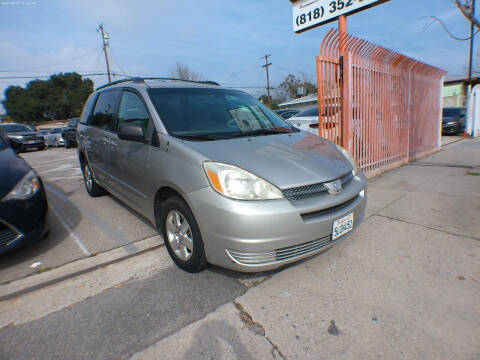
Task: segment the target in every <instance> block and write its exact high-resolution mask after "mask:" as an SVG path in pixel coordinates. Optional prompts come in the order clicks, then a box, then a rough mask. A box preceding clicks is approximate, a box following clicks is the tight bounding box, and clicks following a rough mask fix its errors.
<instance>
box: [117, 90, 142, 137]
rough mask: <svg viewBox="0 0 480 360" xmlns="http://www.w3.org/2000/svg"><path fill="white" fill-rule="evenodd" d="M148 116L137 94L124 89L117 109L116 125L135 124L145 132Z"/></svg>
mask: <svg viewBox="0 0 480 360" xmlns="http://www.w3.org/2000/svg"><path fill="white" fill-rule="evenodd" d="M148 121H149V116H148V112H147V109H146V108H145V105H144V104H143V102H142V100H141V99H140V98H139V97H138V95H137V94H135V93H133V92H131V91H124V92H123V93H122V99H121V100H120V107H119V109H118V126H120V125H121V124H124V123H130V124H137V125H141V126H142V127H143V130H144V132H145V134H147V129H148Z"/></svg>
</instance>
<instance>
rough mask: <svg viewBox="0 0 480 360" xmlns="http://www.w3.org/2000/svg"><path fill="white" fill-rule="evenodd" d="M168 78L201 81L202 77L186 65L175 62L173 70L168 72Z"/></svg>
mask: <svg viewBox="0 0 480 360" xmlns="http://www.w3.org/2000/svg"><path fill="white" fill-rule="evenodd" d="M169 75H170V77H172V78H175V79H181V80H192V81H202V80H203V76H202V75H200V74H199V73H197V72H195V71H193V70H191V69H190V68H189V67H188V66H187V65H184V64H181V63H179V62H177V64H176V67H175V69H172V70H170V73H169Z"/></svg>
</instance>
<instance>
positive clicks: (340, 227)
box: [332, 213, 353, 240]
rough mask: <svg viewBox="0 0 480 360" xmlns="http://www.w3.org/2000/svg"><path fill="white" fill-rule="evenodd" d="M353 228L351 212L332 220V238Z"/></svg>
mask: <svg viewBox="0 0 480 360" xmlns="http://www.w3.org/2000/svg"><path fill="white" fill-rule="evenodd" d="M352 229H353V213H350V214H348V215H346V216H344V217H342V218H340V219H337V220H335V221H334V222H333V229H332V240H335V239H338V238H339V237H340V236H342V235H345V234H346V233H348V232H349V231H352Z"/></svg>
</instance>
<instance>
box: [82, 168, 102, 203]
mask: <svg viewBox="0 0 480 360" xmlns="http://www.w3.org/2000/svg"><path fill="white" fill-rule="evenodd" d="M82 170H83V182H84V184H85V189H86V190H87V192H88V195H90V196H91V197H98V196H102V195H105V193H106V191H105V189H104V188H103V187H101V186H100V185H98V184H97V182H96V181H95V178H94V176H93V172H92V169H91V168H90V165H89V164H88V162H86V161H85V162H84V163H83V167H82Z"/></svg>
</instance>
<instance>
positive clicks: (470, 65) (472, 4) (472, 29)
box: [468, 0, 475, 92]
mask: <svg viewBox="0 0 480 360" xmlns="http://www.w3.org/2000/svg"><path fill="white" fill-rule="evenodd" d="M470 15H471V20H470V58H469V61H468V92H470V90H471V88H472V85H471V81H472V72H473V47H474V36H475V26H474V25H473V17H474V16H475V0H470Z"/></svg>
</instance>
